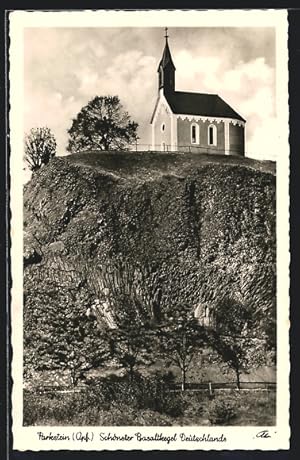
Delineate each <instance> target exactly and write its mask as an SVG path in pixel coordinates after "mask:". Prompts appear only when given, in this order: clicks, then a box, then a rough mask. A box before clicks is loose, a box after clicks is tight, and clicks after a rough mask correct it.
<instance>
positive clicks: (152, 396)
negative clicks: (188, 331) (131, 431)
mask: <svg viewBox="0 0 300 460" xmlns="http://www.w3.org/2000/svg"><path fill="white" fill-rule="evenodd" d="M168 379H169V376H167V377H165V376H162V375H154V376H148V377H143V376H142V375H140V374H137V373H136V374H135V375H134V379H133V380H130V379H129V377H128V376H125V377H116V376H110V377H106V378H103V379H100V380H98V381H97V382H94V384H93V385H92V386H91V389H90V394H89V396H88V398H89V402H90V404H93V405H98V407H99V408H102V409H103V408H104V407H105V408H106V409H109V408H111V406H114V407H121V406H124V405H126V406H127V407H128V406H129V407H131V408H133V409H137V410H142V409H149V410H151V411H156V412H160V413H164V414H167V415H170V416H171V417H178V416H179V415H182V414H183V406H184V401H183V400H182V398H181V396H180V395H176V394H170V393H169V392H168V391H167V383H166V382H167V381H168Z"/></svg>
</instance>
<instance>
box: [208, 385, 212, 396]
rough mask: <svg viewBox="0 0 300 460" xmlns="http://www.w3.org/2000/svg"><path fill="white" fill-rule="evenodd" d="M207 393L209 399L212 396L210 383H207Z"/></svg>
mask: <svg viewBox="0 0 300 460" xmlns="http://www.w3.org/2000/svg"><path fill="white" fill-rule="evenodd" d="M208 392H209V397H210V398H211V397H212V395H213V392H212V388H211V382H209V383H208Z"/></svg>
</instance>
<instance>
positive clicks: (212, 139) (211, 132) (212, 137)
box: [208, 125, 217, 145]
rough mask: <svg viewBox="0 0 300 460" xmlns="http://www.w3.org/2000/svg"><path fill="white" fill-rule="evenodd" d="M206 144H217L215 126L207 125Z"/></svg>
mask: <svg viewBox="0 0 300 460" xmlns="http://www.w3.org/2000/svg"><path fill="white" fill-rule="evenodd" d="M208 145H217V127H216V125H209V127H208Z"/></svg>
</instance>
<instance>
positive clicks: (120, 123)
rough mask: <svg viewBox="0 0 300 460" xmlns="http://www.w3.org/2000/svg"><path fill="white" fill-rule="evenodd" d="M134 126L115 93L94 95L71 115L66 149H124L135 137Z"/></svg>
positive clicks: (135, 126) (135, 125)
mask: <svg viewBox="0 0 300 460" xmlns="http://www.w3.org/2000/svg"><path fill="white" fill-rule="evenodd" d="M137 128H138V124H137V123H135V122H134V121H131V119H130V116H129V114H128V113H127V112H126V111H125V110H124V109H123V106H122V104H121V102H120V100H119V98H118V96H96V97H94V98H93V99H92V100H90V101H89V102H88V104H87V105H86V106H84V107H83V108H82V109H81V110H80V112H79V113H78V114H77V116H76V118H74V119H73V122H72V126H71V128H70V129H69V130H68V133H69V135H70V139H69V143H68V146H67V150H68V151H69V152H71V153H76V152H80V151H82V150H124V149H126V148H127V147H128V145H129V144H131V143H133V142H135V141H136V140H137Z"/></svg>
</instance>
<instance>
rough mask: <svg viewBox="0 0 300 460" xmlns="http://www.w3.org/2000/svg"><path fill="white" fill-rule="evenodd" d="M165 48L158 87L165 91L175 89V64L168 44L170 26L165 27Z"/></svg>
mask: <svg viewBox="0 0 300 460" xmlns="http://www.w3.org/2000/svg"><path fill="white" fill-rule="evenodd" d="M165 33H166V34H165V39H166V43H165V49H164V52H163V55H162V58H161V61H160V63H159V66H158V69H157V72H158V89H159V90H161V89H162V90H163V92H164V93H171V92H173V91H175V70H176V68H175V66H174V64H173V61H172V56H171V52H170V48H169V44H168V28H167V27H166V28H165Z"/></svg>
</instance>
